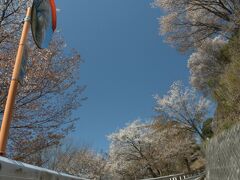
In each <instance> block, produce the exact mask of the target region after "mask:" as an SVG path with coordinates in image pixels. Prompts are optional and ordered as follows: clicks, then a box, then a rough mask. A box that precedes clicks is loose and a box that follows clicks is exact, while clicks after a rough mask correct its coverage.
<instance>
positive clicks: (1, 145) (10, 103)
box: [0, 8, 31, 156]
mask: <svg viewBox="0 0 240 180" xmlns="http://www.w3.org/2000/svg"><path fill="white" fill-rule="evenodd" d="M30 19H31V8H28V9H27V14H26V18H25V19H24V25H23V31H22V35H21V39H20V43H19V47H18V52H17V56H16V61H15V65H14V69H13V74H12V80H11V84H10V87H9V90H8V97H7V102H6V105H5V110H4V115H3V120H2V126H1V131H0V156H5V153H6V146H7V140H8V134H9V129H10V124H11V120H12V114H13V107H14V103H15V97H16V94H17V87H18V82H19V73H20V67H21V63H22V56H23V51H24V46H25V43H26V41H27V36H28V31H29V28H30Z"/></svg>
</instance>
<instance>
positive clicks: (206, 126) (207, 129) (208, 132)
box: [202, 118, 213, 138]
mask: <svg viewBox="0 0 240 180" xmlns="http://www.w3.org/2000/svg"><path fill="white" fill-rule="evenodd" d="M212 121H213V118H209V119H207V120H206V121H205V122H204V123H203V128H202V134H203V136H204V137H206V138H211V137H212V136H213V131H212Z"/></svg>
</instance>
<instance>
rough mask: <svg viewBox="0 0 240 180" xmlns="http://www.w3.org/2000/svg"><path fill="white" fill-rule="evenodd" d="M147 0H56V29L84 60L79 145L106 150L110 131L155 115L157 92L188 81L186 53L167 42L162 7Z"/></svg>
mask: <svg viewBox="0 0 240 180" xmlns="http://www.w3.org/2000/svg"><path fill="white" fill-rule="evenodd" d="M151 2H152V1H149V0H67V1H66V0H56V4H57V7H58V8H59V9H61V11H60V12H59V13H58V28H59V29H61V32H62V34H63V36H64V38H65V40H66V43H67V45H68V46H69V47H71V48H75V49H77V50H78V52H79V53H80V54H81V57H82V59H83V60H84V61H85V62H84V63H83V64H82V66H81V69H80V71H79V73H80V76H81V79H80V81H79V83H80V84H82V85H87V89H86V91H85V92H84V95H85V96H87V97H88V100H87V101H85V102H84V103H83V106H82V107H81V108H79V110H77V111H76V112H75V114H74V115H75V116H79V117H80V121H79V122H78V124H77V129H76V131H75V132H74V133H73V134H72V135H71V136H72V138H73V139H74V142H75V143H76V145H77V144H82V143H87V144H90V145H92V146H93V147H94V148H95V149H96V150H104V151H107V149H108V141H107V139H106V135H108V134H110V133H112V132H114V131H116V130H117V129H118V128H122V127H124V125H125V124H126V123H127V122H130V121H132V120H135V119H137V118H141V119H143V120H148V119H150V118H151V117H152V116H154V115H155V113H154V111H153V107H154V101H153V95H155V94H160V95H164V94H165V93H166V92H167V91H168V89H169V86H170V85H171V84H172V83H173V82H174V81H176V80H182V81H183V82H184V83H185V84H187V83H188V76H189V72H188V69H187V56H184V55H181V54H180V53H178V52H177V51H176V50H175V49H174V48H171V47H170V46H169V45H168V44H166V43H164V42H163V37H161V36H160V35H159V25H158V18H159V17H160V16H161V11H160V10H159V9H157V8H151V6H150V3H151Z"/></svg>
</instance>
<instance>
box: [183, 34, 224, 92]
mask: <svg viewBox="0 0 240 180" xmlns="http://www.w3.org/2000/svg"><path fill="white" fill-rule="evenodd" d="M225 44H226V41H224V40H222V39H221V38H219V37H218V38H215V39H213V40H212V39H206V42H205V44H203V45H202V46H201V47H199V48H197V51H196V52H194V53H193V54H192V55H191V56H190V58H189V60H188V68H189V69H190V74H191V76H190V82H191V84H192V86H193V87H195V88H196V89H197V90H199V91H201V92H203V93H204V94H205V95H211V91H212V89H213V88H214V87H216V85H217V84H218V77H219V75H221V74H222V73H223V72H224V68H225V66H226V64H227V63H228V62H226V61H224V60H226V58H224V56H223V54H222V53H221V51H222V49H223V47H224V45H225Z"/></svg>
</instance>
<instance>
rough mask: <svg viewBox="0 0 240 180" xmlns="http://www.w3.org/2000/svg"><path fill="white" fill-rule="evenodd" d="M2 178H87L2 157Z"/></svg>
mask: <svg viewBox="0 0 240 180" xmlns="http://www.w3.org/2000/svg"><path fill="white" fill-rule="evenodd" d="M0 180H87V179H85V178H80V177H76V176H71V175H68V174H64V173H59V172H56V171H51V170H48V169H44V168H40V167H36V166H32V165H29V164H25V163H22V162H18V161H14V160H10V159H7V158H4V157H0Z"/></svg>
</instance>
